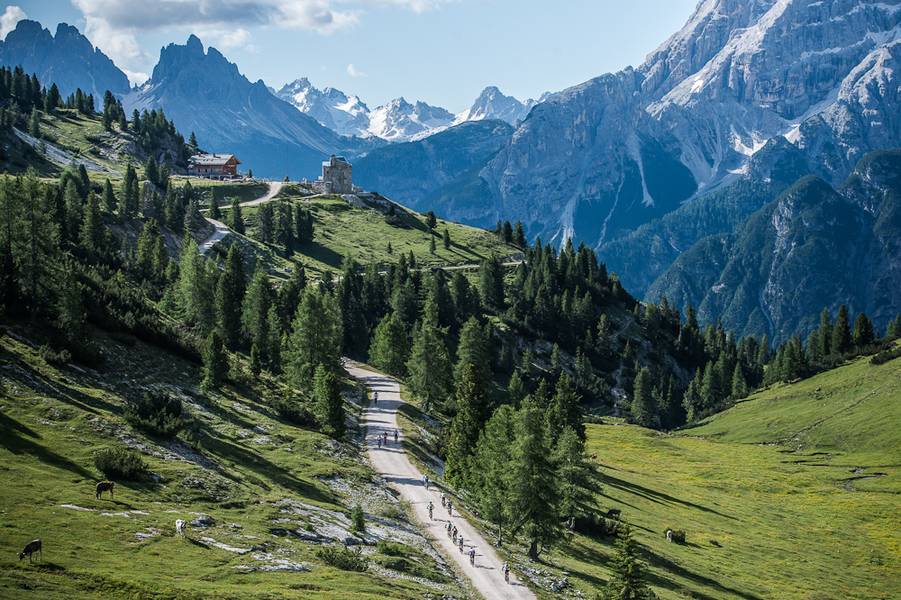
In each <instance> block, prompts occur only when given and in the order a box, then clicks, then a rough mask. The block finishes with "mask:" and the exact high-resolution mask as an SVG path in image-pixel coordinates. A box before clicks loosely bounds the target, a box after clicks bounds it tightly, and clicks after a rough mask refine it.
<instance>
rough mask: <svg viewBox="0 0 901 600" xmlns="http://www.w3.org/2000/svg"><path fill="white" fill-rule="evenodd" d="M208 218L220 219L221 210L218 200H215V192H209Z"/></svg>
mask: <svg viewBox="0 0 901 600" xmlns="http://www.w3.org/2000/svg"><path fill="white" fill-rule="evenodd" d="M210 218H211V219H214V220H216V221H219V220H221V219H222V211H221V210H220V209H219V201H218V200H216V192H215V190H214V191H211V192H210Z"/></svg>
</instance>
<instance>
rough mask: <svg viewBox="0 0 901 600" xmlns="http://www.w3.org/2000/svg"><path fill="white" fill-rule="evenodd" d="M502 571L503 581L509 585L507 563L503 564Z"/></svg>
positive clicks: (508, 567) (508, 566)
mask: <svg viewBox="0 0 901 600" xmlns="http://www.w3.org/2000/svg"><path fill="white" fill-rule="evenodd" d="M503 571H504V581H506V582H507V583H510V565H508V564H507V563H504V567H503Z"/></svg>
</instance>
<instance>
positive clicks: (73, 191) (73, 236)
mask: <svg viewBox="0 0 901 600" xmlns="http://www.w3.org/2000/svg"><path fill="white" fill-rule="evenodd" d="M64 198H65V203H66V227H67V238H68V239H70V240H73V241H75V240H78V234H79V233H80V232H81V222H82V220H83V218H84V206H83V204H84V202H83V200H82V199H81V195H80V194H79V193H78V188H77V187H76V185H75V181H74V180H72V179H69V181H68V182H67V183H66V190H65V192H64Z"/></svg>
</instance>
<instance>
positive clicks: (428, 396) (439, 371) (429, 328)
mask: <svg viewBox="0 0 901 600" xmlns="http://www.w3.org/2000/svg"><path fill="white" fill-rule="evenodd" d="M407 372H408V373H409V376H408V377H407V385H408V386H409V387H410V392H412V394H413V396H414V397H415V398H416V399H417V400H419V401H420V403H421V405H422V410H423V411H424V412H429V411H430V410H431V409H432V407H434V406H442V405H444V404H445V401H446V400H447V399H448V398H449V397H450V395H451V393H452V390H453V377H452V365H451V361H450V356H448V353H447V348H446V347H445V345H444V340H443V335H442V332H441V331H440V330H439V329H438V324H437V323H436V322H435V320H433V318H427V319H423V321H422V322H421V323H420V324H419V326H418V327H416V329H415V330H414V332H413V346H412V349H411V351H410V359H409V360H408V361H407Z"/></svg>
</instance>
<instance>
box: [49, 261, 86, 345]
mask: <svg viewBox="0 0 901 600" xmlns="http://www.w3.org/2000/svg"><path fill="white" fill-rule="evenodd" d="M65 267H66V268H64V269H63V270H62V272H61V273H60V281H59V286H58V292H57V298H58V300H57V304H56V315H57V318H56V322H57V326H58V327H59V330H60V331H62V332H63V333H64V334H65V336H66V338H67V339H69V340H70V341H73V342H77V343H80V342H81V340H82V334H83V333H84V325H85V321H86V320H87V315H86V312H85V308H84V300H83V297H82V293H81V285H80V284H79V283H78V280H77V279H76V277H75V269H76V267H75V265H74V264H69V265H65Z"/></svg>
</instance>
